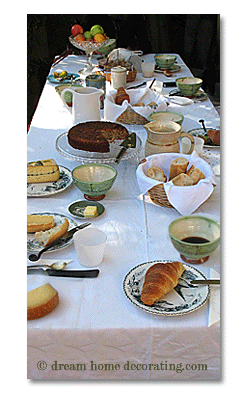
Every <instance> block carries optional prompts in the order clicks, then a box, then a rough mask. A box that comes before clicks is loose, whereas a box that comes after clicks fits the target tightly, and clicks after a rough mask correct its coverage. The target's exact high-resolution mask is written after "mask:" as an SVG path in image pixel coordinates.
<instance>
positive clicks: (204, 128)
mask: <svg viewBox="0 0 227 407" xmlns="http://www.w3.org/2000/svg"><path fill="white" fill-rule="evenodd" d="M199 123H201V124H202V128H203V130H204V131H205V134H204V136H207V129H206V126H205V124H204V120H203V119H200V120H199Z"/></svg>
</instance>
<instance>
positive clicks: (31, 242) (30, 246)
mask: <svg viewBox="0 0 227 407" xmlns="http://www.w3.org/2000/svg"><path fill="white" fill-rule="evenodd" d="M31 215H50V216H51V215H52V216H53V219H54V222H55V225H56V226H57V225H59V224H60V223H63V221H64V218H66V219H68V221H69V227H68V230H70V229H73V228H75V227H76V226H77V223H76V222H75V221H74V220H72V219H70V218H69V217H68V216H66V215H61V214H60V213H50V212H42V213H40V212H36V213H31ZM34 236H35V234H34V233H28V234H27V250H28V252H39V251H40V250H41V249H42V248H43V245H41V244H40V243H39V242H37V240H36V239H35V237H34ZM72 242H73V236H72V237H71V238H70V239H69V240H68V241H67V242H64V243H59V244H58V245H56V246H54V247H51V248H50V249H48V250H47V252H49V251H55V250H59V249H62V248H63V247H67V246H69V245H70V244H71V243H72Z"/></svg>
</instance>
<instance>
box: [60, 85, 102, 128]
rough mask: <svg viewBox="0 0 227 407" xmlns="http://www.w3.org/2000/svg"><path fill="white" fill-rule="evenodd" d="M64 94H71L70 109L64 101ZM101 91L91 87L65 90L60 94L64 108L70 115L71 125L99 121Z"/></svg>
mask: <svg viewBox="0 0 227 407" xmlns="http://www.w3.org/2000/svg"><path fill="white" fill-rule="evenodd" d="M65 92H71V93H72V107H71V106H68V105H67V103H66V101H65ZM103 93H104V92H103V90H102V89H96V88H93V87H86V88H83V87H81V88H79V87H78V89H70V88H65V89H64V90H63V91H62V93H61V98H62V100H63V103H64V106H65V107H66V108H67V109H68V110H69V111H70V113H71V114H72V120H73V124H77V123H80V122H85V121H92V120H100V119H101V112H100V100H99V99H100V96H101V95H103Z"/></svg>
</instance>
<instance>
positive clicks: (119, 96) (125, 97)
mask: <svg viewBox="0 0 227 407" xmlns="http://www.w3.org/2000/svg"><path fill="white" fill-rule="evenodd" d="M124 100H127V101H128V102H129V103H130V97H129V95H128V94H127V93H126V92H125V90H124V88H123V87H120V88H118V90H117V95H116V99H115V103H116V104H117V105H122V103H123V102H124Z"/></svg>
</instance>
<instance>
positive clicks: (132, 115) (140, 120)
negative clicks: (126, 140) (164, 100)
mask: <svg viewBox="0 0 227 407" xmlns="http://www.w3.org/2000/svg"><path fill="white" fill-rule="evenodd" d="M117 121H118V122H119V123H125V124H142V125H144V124H146V123H148V122H149V120H147V119H146V117H144V116H141V115H140V114H139V113H137V112H135V110H133V109H132V108H131V107H130V106H128V107H127V109H126V110H125V111H124V112H123V113H122V114H121V115H120V116H119V117H118V118H117Z"/></svg>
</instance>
